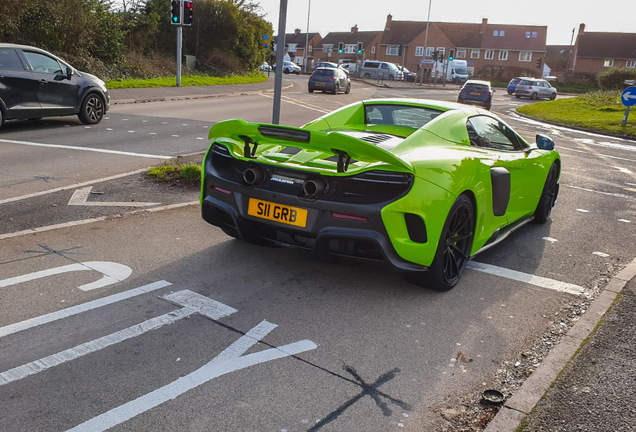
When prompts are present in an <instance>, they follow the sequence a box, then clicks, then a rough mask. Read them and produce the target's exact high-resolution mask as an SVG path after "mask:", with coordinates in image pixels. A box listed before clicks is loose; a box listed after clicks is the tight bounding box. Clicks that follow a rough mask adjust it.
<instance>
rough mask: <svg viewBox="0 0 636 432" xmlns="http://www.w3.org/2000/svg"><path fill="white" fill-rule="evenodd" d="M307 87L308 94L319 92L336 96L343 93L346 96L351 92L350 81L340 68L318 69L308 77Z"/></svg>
mask: <svg viewBox="0 0 636 432" xmlns="http://www.w3.org/2000/svg"><path fill="white" fill-rule="evenodd" d="M307 87H308V90H309V93H313V92H314V90H320V91H322V92H323V93H324V92H327V91H329V92H331V93H333V94H338V92H340V91H343V92H345V93H347V94H348V93H350V92H351V80H350V79H349V76H348V75H347V74H346V73H345V71H344V70H342V69H341V68H333V67H320V68H317V69H316V70H314V72H313V73H312V74H311V76H310V77H309V83H308V84H307Z"/></svg>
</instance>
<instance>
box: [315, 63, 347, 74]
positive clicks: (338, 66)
mask: <svg viewBox="0 0 636 432" xmlns="http://www.w3.org/2000/svg"><path fill="white" fill-rule="evenodd" d="M321 67H330V68H336V69H340V70H343V71H345V72H346V73H349V69H348V68H345V67H343V66H342V65H338V64H336V63H333V62H318V63H316V67H315V68H314V69H318V68H321Z"/></svg>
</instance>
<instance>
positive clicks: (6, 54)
mask: <svg viewBox="0 0 636 432" xmlns="http://www.w3.org/2000/svg"><path fill="white" fill-rule="evenodd" d="M109 106H110V96H109V95H108V91H107V90H106V84H105V83H104V81H102V80H100V79H99V78H97V77H95V76H93V75H91V74H88V73H86V72H80V71H78V70H76V69H75V68H73V67H72V66H70V65H69V64H68V63H66V62H64V61H63V60H61V59H59V58H58V57H56V56H54V55H53V54H51V53H49V52H46V51H44V50H41V49H39V48H35V47H30V46H25V45H14V44H6V43H0V126H1V125H2V123H4V121H5V120H9V119H39V118H40V117H48V116H67V115H77V116H78V117H79V119H80V121H81V122H82V123H84V124H96V123H99V122H100V121H101V120H102V118H103V117H104V114H105V113H106V111H108V108H109Z"/></svg>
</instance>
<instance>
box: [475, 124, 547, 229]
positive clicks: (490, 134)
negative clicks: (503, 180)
mask: <svg viewBox="0 0 636 432" xmlns="http://www.w3.org/2000/svg"><path fill="white" fill-rule="evenodd" d="M469 123H470V126H471V127H472V129H473V130H474V133H475V134H476V135H477V139H476V140H475V141H476V142H478V145H479V146H480V147H484V148H488V149H491V150H492V151H494V152H495V154H496V156H497V161H496V162H495V165H494V166H495V167H501V168H504V169H505V171H501V172H502V173H504V175H509V178H510V195H509V201H508V205H507V206H506V211H505V214H506V217H507V219H508V223H511V222H514V221H516V220H518V219H520V218H522V217H524V216H527V215H528V214H532V213H533V212H534V210H535V209H536V207H537V204H538V202H539V197H540V195H541V191H542V189H543V183H544V182H545V175H546V173H547V170H546V169H545V167H543V166H542V165H541V164H540V163H538V162H537V158H538V157H540V156H541V153H539V152H537V151H530V147H529V146H528V144H527V143H526V142H525V141H524V140H523V139H522V138H521V137H520V136H519V135H517V134H516V133H515V132H514V131H513V130H512V128H510V127H509V126H508V125H507V124H505V123H503V122H502V121H500V120H499V119H496V118H494V117H490V116H488V115H479V116H474V117H471V118H470V119H469ZM472 142H473V139H471V143H472ZM506 172H507V174H506Z"/></svg>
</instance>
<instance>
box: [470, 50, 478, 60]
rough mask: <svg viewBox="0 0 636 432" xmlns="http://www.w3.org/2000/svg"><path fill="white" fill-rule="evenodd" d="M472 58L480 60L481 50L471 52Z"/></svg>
mask: <svg viewBox="0 0 636 432" xmlns="http://www.w3.org/2000/svg"><path fill="white" fill-rule="evenodd" d="M470 58H471V59H478V58H479V50H478V49H477V50H476V49H474V50H470Z"/></svg>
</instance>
